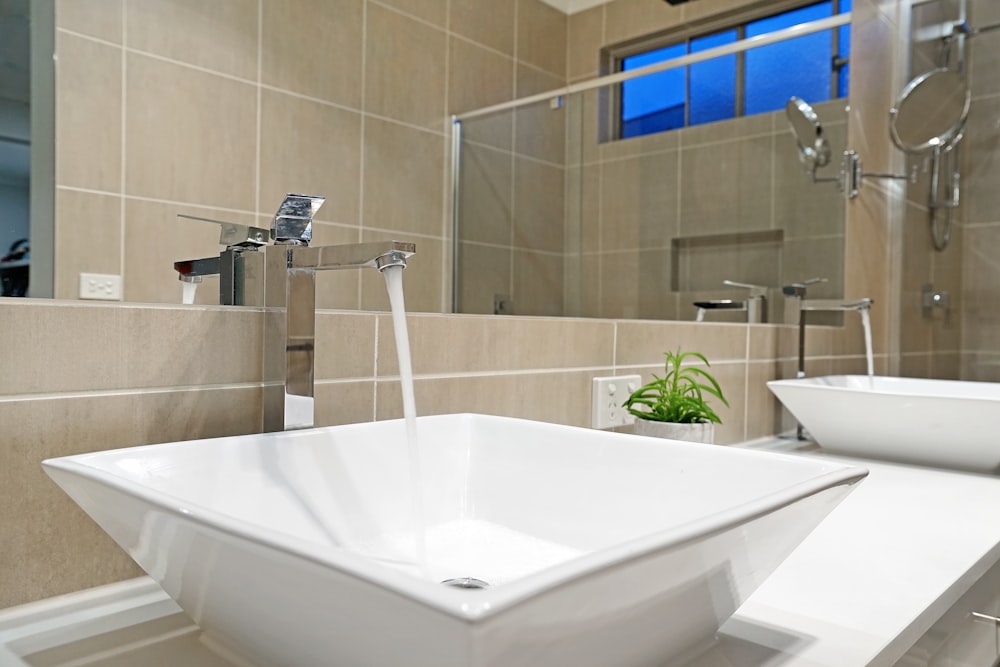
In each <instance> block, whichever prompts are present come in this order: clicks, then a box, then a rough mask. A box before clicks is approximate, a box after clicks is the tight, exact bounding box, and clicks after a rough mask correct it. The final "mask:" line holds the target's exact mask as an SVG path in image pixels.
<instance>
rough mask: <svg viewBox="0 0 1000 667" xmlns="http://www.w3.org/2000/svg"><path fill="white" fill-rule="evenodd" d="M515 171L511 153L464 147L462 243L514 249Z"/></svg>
mask: <svg viewBox="0 0 1000 667" xmlns="http://www.w3.org/2000/svg"><path fill="white" fill-rule="evenodd" d="M513 168H514V163H513V156H512V155H511V154H510V153H506V152H501V151H498V150H494V149H492V148H488V147H485V146H478V145H476V144H466V145H465V146H463V147H462V169H461V173H460V179H461V183H460V187H461V200H460V202H461V204H460V209H459V212H460V216H461V217H460V218H459V220H460V222H459V239H460V240H462V241H477V242H481V243H493V244H497V245H510V242H511V224H512V219H511V216H512V215H513V211H512V208H511V197H512V195H513V189H512V187H511V177H512V175H513ZM462 275H463V279H464V277H465V276H466V275H467V274H465V273H463V274H462Z"/></svg>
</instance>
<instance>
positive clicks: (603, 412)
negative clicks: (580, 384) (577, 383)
mask: <svg viewBox="0 0 1000 667" xmlns="http://www.w3.org/2000/svg"><path fill="white" fill-rule="evenodd" d="M641 383H642V377H641V376H639V375H616V376H614V377H603V378H594V384H593V390H592V394H591V396H592V398H591V410H590V414H591V426H592V427H593V428H614V427H615V426H625V425H627V424H631V423H632V422H634V421H635V417H633V416H632V415H631V414H630V413H629V411H628V410H626V409H625V408H623V407H622V403H624V402H625V400H626V399H627V398H628V397H629V395H630V394H631V393H632V392H633V391H635V390H636V389H638V388H639V386H640V384H641Z"/></svg>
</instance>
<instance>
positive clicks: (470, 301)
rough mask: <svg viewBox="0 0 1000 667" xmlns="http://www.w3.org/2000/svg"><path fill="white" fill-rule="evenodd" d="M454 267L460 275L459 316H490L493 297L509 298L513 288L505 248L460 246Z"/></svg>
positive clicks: (508, 259)
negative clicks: (456, 263) (502, 295)
mask: <svg viewBox="0 0 1000 667" xmlns="http://www.w3.org/2000/svg"><path fill="white" fill-rule="evenodd" d="M458 266H459V271H460V272H461V275H462V280H461V281H460V284H459V289H460V290H461V291H460V293H459V302H458V306H459V307H458V310H459V312H462V313H470V314H471V313H478V314H488V315H492V314H493V305H494V304H493V300H494V297H495V296H496V295H498V294H505V295H507V297H508V298H510V295H511V291H512V289H513V287H512V285H511V251H510V249H509V248H497V247H488V246H481V245H475V244H472V243H461V244H460V248H459V253H458Z"/></svg>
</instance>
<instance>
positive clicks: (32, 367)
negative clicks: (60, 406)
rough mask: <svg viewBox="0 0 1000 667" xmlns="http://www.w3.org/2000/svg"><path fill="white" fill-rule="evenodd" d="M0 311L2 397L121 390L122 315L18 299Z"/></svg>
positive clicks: (0, 305)
mask: <svg viewBox="0 0 1000 667" xmlns="http://www.w3.org/2000/svg"><path fill="white" fill-rule="evenodd" d="M0 308H2V311H0V312H2V313H3V317H0V340H3V341H4V350H5V352H4V359H5V361H4V372H3V373H2V374H0V395H5V394H6V395H16V394H37V393H49V392H62V391H86V390H97V389H111V388H118V387H121V386H123V382H124V378H125V372H126V370H125V368H124V365H123V359H122V356H123V354H124V350H123V349H122V342H121V312H120V310H118V309H116V308H114V307H108V306H103V307H102V306H91V305H89V304H81V305H74V304H72V303H65V302H58V301H36V300H22V299H4V300H3V301H2V302H0ZM67 332H72V336H67ZM95 350H96V351H99V353H98V354H95V353H94V351H95Z"/></svg>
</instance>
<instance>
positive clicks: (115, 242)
mask: <svg viewBox="0 0 1000 667" xmlns="http://www.w3.org/2000/svg"><path fill="white" fill-rule="evenodd" d="M121 217H122V216H121V197H118V196H108V195H99V194H93V193H89V192H78V191H75V190H64V189H62V188H58V189H57V190H56V235H55V239H56V242H55V297H56V298H57V299H75V298H77V297H78V296H79V295H80V273H81V272H87V273H110V274H116V273H121V272H122V258H121V252H120V251H119V250H118V249H119V248H121V240H122V222H121Z"/></svg>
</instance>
